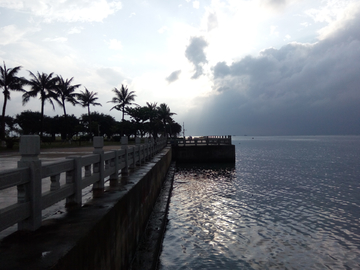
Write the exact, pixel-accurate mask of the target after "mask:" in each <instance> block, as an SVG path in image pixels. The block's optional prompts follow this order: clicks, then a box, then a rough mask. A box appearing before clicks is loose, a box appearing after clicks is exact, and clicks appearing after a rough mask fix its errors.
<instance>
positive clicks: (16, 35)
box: [0, 24, 25, 45]
mask: <svg viewBox="0 0 360 270" xmlns="http://www.w3.org/2000/svg"><path fill="white" fill-rule="evenodd" d="M24 34H25V31H23V30H19V29H18V28H17V27H16V26H15V25H12V24H11V25H7V26H4V27H1V28H0V45H7V44H10V43H14V42H16V41H18V40H19V39H21V38H22V37H23V35H24Z"/></svg>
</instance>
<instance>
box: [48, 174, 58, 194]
mask: <svg viewBox="0 0 360 270" xmlns="http://www.w3.org/2000/svg"><path fill="white" fill-rule="evenodd" d="M50 181H51V184H50V191H55V190H58V189H59V188H60V174H56V175H52V176H50Z"/></svg>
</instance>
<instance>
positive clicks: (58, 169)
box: [0, 135, 235, 270]
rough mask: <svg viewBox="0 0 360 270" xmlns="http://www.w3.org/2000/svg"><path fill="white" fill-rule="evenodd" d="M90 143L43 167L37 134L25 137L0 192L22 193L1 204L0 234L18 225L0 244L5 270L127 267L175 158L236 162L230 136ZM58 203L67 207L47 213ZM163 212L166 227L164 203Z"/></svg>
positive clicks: (1, 178) (0, 178)
mask: <svg viewBox="0 0 360 270" xmlns="http://www.w3.org/2000/svg"><path fill="white" fill-rule="evenodd" d="M93 146H94V148H93V151H92V153H90V154H86V155H80V154H79V155H71V156H68V157H66V158H64V159H62V160H56V161H54V162H51V163H47V164H43V163H42V161H41V159H39V155H40V138H39V136H35V135H28V136H22V137H21V139H20V149H19V150H20V155H21V158H20V160H19V161H18V166H17V168H13V169H8V170H5V171H0V191H4V190H9V189H16V191H15V193H16V196H17V201H16V202H14V203H13V204H10V205H7V206H6V207H2V206H1V205H0V231H2V230H6V229H9V228H14V227H17V228H15V229H13V230H14V231H15V232H14V233H11V234H10V235H8V236H6V237H4V238H3V239H1V241H0V265H1V269H30V270H31V269H129V268H130V267H131V265H132V263H133V262H134V258H135V257H136V256H135V255H136V250H137V249H138V246H139V243H140V242H141V239H143V237H144V235H145V232H146V228H147V227H148V221H149V219H150V216H151V214H152V212H153V210H154V205H155V204H156V202H157V201H158V200H159V194H160V192H161V190H162V187H163V185H164V183H165V182H166V181H172V176H171V173H172V175H173V173H174V169H172V170H169V168H171V167H172V165H171V164H173V163H174V162H173V161H176V162H178V161H179V162H194V161H195V160H196V161H201V162H203V161H226V162H229V161H234V160H235V146H233V145H231V136H204V137H197V138H186V139H185V138H183V139H177V140H173V139H171V140H167V139H166V138H159V139H157V140H154V139H149V138H146V139H142V140H141V139H140V138H135V144H134V145H129V144H128V138H127V137H122V138H121V146H120V148H119V149H113V150H110V151H105V150H104V139H103V137H94V138H93ZM232 147H233V148H234V152H233V154H232V150H231V148H232ZM221 149H222V151H223V153H222V151H221ZM199 153H200V154H199ZM169 171H171V172H170V176H169ZM167 186H169V184H167ZM44 187H47V188H44ZM86 190H87V191H89V190H90V193H91V198H90V199H87V200H86V201H85V200H84V193H85V191H86ZM170 190H171V188H168V191H167V195H165V197H166V196H167V199H165V200H164V199H163V201H167V204H168V202H169V197H170ZM160 197H161V196H160ZM59 203H62V204H63V206H64V211H60V213H56V214H54V215H50V216H48V217H46V218H44V215H43V213H44V211H45V210H46V209H49V207H50V208H51V207H52V206H53V205H55V204H59ZM155 208H156V207H155ZM159 209H161V210H159V212H158V213H157V215H158V216H159V218H156V222H158V224H159V225H158V226H159V227H160V228H161V230H164V228H165V226H166V213H167V207H165V208H164V207H161V206H160V207H159ZM159 222H160V223H159ZM155 231H156V230H155ZM160 236H161V234H160ZM157 243H158V244H157V247H156V248H154V249H156V250H157V251H159V249H160V247H159V245H161V242H159V241H158V242H157ZM153 254H154V255H153V256H155V257H153V258H152V259H153V260H156V256H157V254H156V252H155V253H153ZM152 265H153V266H154V264H152Z"/></svg>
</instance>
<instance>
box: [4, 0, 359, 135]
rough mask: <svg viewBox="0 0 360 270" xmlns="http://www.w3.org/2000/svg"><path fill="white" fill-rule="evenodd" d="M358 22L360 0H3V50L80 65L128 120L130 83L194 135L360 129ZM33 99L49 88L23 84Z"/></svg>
mask: <svg viewBox="0 0 360 270" xmlns="http://www.w3.org/2000/svg"><path fill="white" fill-rule="evenodd" d="M359 25H360V1H358V0H317V1H314V0H251V1H250V0H208V1H205V0H204V1H202V0H199V1H193V0H171V1H163V0H161V1H160V0H152V1H150V0H148V1H140V0H131V1H130V0H126V1H125V0H124V1H117V0H0V60H1V64H3V63H2V62H3V61H5V63H6V65H7V67H9V68H11V67H15V66H22V69H21V72H20V73H19V75H21V76H24V77H26V78H28V79H29V78H30V77H29V71H31V72H33V73H36V72H40V73H42V72H44V73H47V74H49V73H51V72H53V73H54V74H55V75H61V76H62V77H63V78H64V79H67V78H72V77H73V78H74V79H73V81H74V84H81V87H80V88H79V91H84V89H85V87H86V88H87V89H88V90H89V91H93V92H96V93H98V97H99V100H98V101H99V102H100V103H101V104H102V106H101V107H100V106H96V107H91V111H92V112H93V111H97V112H99V113H104V114H110V115H111V116H113V117H114V118H115V119H116V120H118V121H120V120H121V113H120V112H119V111H116V110H111V111H110V109H111V108H112V107H113V105H114V104H112V103H107V102H108V101H110V100H111V99H112V97H113V96H114V94H113V92H112V90H113V89H114V88H115V87H116V88H118V89H119V88H120V87H121V85H122V84H123V85H124V86H127V87H128V88H129V90H130V91H135V94H136V98H135V102H136V103H137V104H138V105H140V106H145V105H146V102H150V103H154V102H157V104H158V105H159V104H160V103H166V104H167V105H168V106H169V107H170V109H171V111H172V112H174V113H176V115H174V120H175V121H177V122H178V123H179V124H181V125H183V126H184V127H185V135H187V136H189V135H193V136H194V135H245V134H246V135H352V134H355V135H360V27H359ZM0 104H1V106H2V104H3V96H2V95H1V97H0ZM23 110H32V111H40V101H39V99H38V98H33V99H32V100H31V101H30V102H29V103H27V104H26V105H25V106H22V102H21V93H18V92H12V93H11V100H10V102H9V103H8V106H7V111H6V112H7V115H11V116H15V115H16V114H18V113H20V112H21V111H23ZM67 111H68V113H70V114H74V115H76V116H77V117H79V116H80V115H81V114H84V113H86V112H87V111H86V109H85V108H83V107H81V106H79V105H77V106H75V107H73V106H72V105H71V104H68V105H67ZM45 114H46V115H49V116H55V115H62V109H61V108H60V107H56V109H55V110H53V109H52V107H51V105H50V104H46V105H45Z"/></svg>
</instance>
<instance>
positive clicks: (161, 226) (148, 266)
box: [130, 162, 176, 270]
mask: <svg viewBox="0 0 360 270" xmlns="http://www.w3.org/2000/svg"><path fill="white" fill-rule="evenodd" d="M175 170H176V162H172V163H171V165H170V167H169V171H168V173H167V175H166V178H165V180H164V183H163V187H162V188H161V191H160V194H159V197H158V199H157V200H156V203H155V206H154V209H153V211H152V213H151V216H150V218H149V221H148V223H147V226H146V230H145V232H144V236H143V239H142V240H141V242H140V244H139V246H138V248H137V251H136V254H135V257H134V259H133V262H132V265H131V268H130V270H154V269H157V267H158V263H159V257H160V253H161V250H162V243H163V239H164V235H165V231H166V226H167V223H168V218H167V217H168V211H169V205H170V199H171V192H172V189H173V183H174V175H175Z"/></svg>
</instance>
